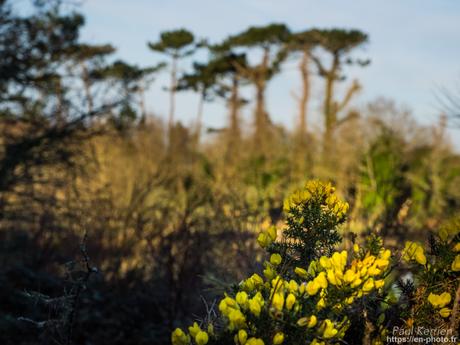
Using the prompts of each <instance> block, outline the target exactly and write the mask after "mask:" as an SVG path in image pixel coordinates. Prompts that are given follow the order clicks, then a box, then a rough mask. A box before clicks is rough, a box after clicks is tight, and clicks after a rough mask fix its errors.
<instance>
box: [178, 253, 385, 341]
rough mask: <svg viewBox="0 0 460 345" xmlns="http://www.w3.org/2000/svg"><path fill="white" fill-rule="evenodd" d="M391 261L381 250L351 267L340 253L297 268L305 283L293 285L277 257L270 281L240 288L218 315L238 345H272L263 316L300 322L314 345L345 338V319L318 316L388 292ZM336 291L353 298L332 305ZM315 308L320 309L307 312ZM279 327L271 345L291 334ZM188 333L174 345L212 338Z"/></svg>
mask: <svg viewBox="0 0 460 345" xmlns="http://www.w3.org/2000/svg"><path fill="white" fill-rule="evenodd" d="M390 255H391V253H390V251H389V250H383V249H382V250H381V251H380V253H379V255H378V256H374V255H370V254H369V253H367V254H366V255H363V256H362V257H361V258H359V259H354V260H352V262H351V263H350V264H348V253H347V252H346V251H342V252H335V253H333V255H332V256H331V257H326V256H323V257H321V258H320V259H319V260H317V261H313V262H312V263H311V264H310V267H309V268H308V271H307V270H306V269H305V268H302V267H297V268H296V269H295V272H296V274H297V275H298V276H299V278H300V279H296V280H294V279H291V280H289V281H288V280H285V279H283V278H282V277H281V276H279V275H278V274H277V273H276V270H275V267H277V266H278V265H280V264H281V262H282V257H281V256H280V255H279V254H277V253H275V254H272V255H271V256H270V260H269V261H268V262H266V263H265V265H266V269H265V270H264V276H265V279H264V278H263V277H261V276H259V275H258V274H253V275H252V276H251V277H249V278H247V279H246V280H244V281H242V282H241V283H240V285H239V290H238V291H237V292H236V293H235V295H234V297H231V296H229V295H225V297H224V298H223V299H222V300H221V301H220V303H219V311H220V313H221V314H222V316H223V319H224V320H225V324H226V326H225V327H226V329H227V331H229V332H231V333H232V334H233V337H234V341H235V344H236V345H264V344H265V343H264V340H263V339H262V338H264V339H265V341H267V334H266V332H267V331H266V330H262V331H259V330H258V329H257V327H256V325H257V319H259V318H261V315H262V314H264V315H265V316H264V317H266V316H267V315H268V317H270V318H271V319H273V320H274V321H275V322H274V323H273V324H274V325H279V323H277V322H276V320H295V324H294V325H291V327H292V326H295V327H300V328H302V329H304V330H305V331H306V332H307V333H308V334H310V336H311V339H312V343H315V344H323V342H322V341H320V340H318V339H323V340H327V339H332V338H338V337H343V335H344V333H345V331H346V329H347V328H348V326H349V321H348V320H347V319H346V318H344V319H343V320H341V321H340V322H337V321H334V320H332V319H329V318H327V319H320V317H319V316H318V313H320V311H321V310H322V309H324V308H327V307H331V308H332V309H333V310H337V308H338V307H339V309H340V308H342V307H344V306H345V305H347V304H352V303H353V301H354V300H355V299H356V298H360V297H362V296H363V295H366V294H368V293H370V292H371V291H373V290H375V289H380V288H381V287H383V285H384V281H383V279H382V276H383V275H384V273H385V272H386V270H387V269H388V267H389V259H390ZM336 288H339V289H343V290H344V291H347V293H348V295H347V296H346V297H345V298H342V300H341V301H338V300H337V299H335V300H329V295H330V289H336ZM305 302H307V304H306V303H305ZM311 303H313V305H314V306H316V308H313V309H312V308H310V307H306V305H311ZM315 309H316V310H315ZM315 314H316V315H315ZM328 315H329V314H328ZM279 327H281V326H275V327H274V329H273V330H271V332H272V334H271V335H270V337H269V338H270V339H271V341H270V343H271V344H275V345H278V344H283V343H284V342H285V340H286V334H285V333H284V331H283V329H282V328H279ZM189 333H190V334H189V335H187V334H185V333H184V332H182V331H181V330H176V331H175V332H174V333H173V345H184V344H188V342H190V340H193V341H194V342H195V343H196V344H197V345H204V344H206V343H207V341H208V334H206V335H205V332H203V331H201V330H200V329H199V327H198V325H197V324H194V326H193V327H190V328H189Z"/></svg>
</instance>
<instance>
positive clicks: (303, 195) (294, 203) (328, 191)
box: [283, 180, 349, 218]
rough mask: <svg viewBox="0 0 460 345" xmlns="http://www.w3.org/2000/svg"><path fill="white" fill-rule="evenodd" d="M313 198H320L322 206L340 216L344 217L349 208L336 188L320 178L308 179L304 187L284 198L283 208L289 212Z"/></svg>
mask: <svg viewBox="0 0 460 345" xmlns="http://www.w3.org/2000/svg"><path fill="white" fill-rule="evenodd" d="M312 200H315V201H317V200H320V201H321V206H322V207H323V208H324V209H325V210H326V211H328V212H331V213H333V214H335V215H336V216H337V217H338V218H342V217H343V216H344V215H345V213H346V212H347V211H348V208H349V205H348V203H347V202H345V201H342V200H340V199H339V198H338V196H337V194H336V193H335V188H334V187H333V186H332V185H331V184H330V183H325V182H321V181H318V180H312V181H308V182H307V183H306V184H305V186H304V188H303V189H299V190H297V191H295V192H294V193H292V194H291V195H290V196H289V197H288V198H286V199H285V200H284V207H283V208H284V211H286V212H289V210H291V209H293V208H296V207H299V206H302V205H305V204H308V203H309V202H310V201H312Z"/></svg>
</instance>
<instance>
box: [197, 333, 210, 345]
mask: <svg viewBox="0 0 460 345" xmlns="http://www.w3.org/2000/svg"><path fill="white" fill-rule="evenodd" d="M208 341H209V337H208V333H206V332H203V331H200V332H198V334H197V335H196V336H195V342H196V344H197V345H206V344H207V343H208Z"/></svg>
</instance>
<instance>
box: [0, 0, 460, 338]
mask: <svg viewBox="0 0 460 345" xmlns="http://www.w3.org/2000/svg"><path fill="white" fill-rule="evenodd" d="M31 8H32V9H33V10H32V11H31V13H30V14H28V15H21V14H19V13H18V12H17V11H16V8H15V6H14V2H13V1H8V0H0V57H1V58H0V130H1V133H0V246H1V251H0V260H1V265H0V339H1V340H2V341H1V342H2V344H15V345H18V344H71V343H73V344H88V345H89V344H97V345H103V344H111V345H115V344H123V345H129V344H137V345H141V344H168V343H169V335H170V331H171V330H172V329H173V328H174V327H176V326H183V325H184V324H185V323H190V321H191V320H190V318H193V317H198V316H199V315H206V313H207V312H210V310H211V309H212V303H213V301H214V298H215V296H216V294H217V293H221V292H222V289H223V288H225V286H226V285H227V284H228V283H231V282H235V281H239V280H241V279H242V278H243V277H245V276H246V275H247V273H248V272H253V271H254V270H255V271H257V270H260V260H261V255H262V253H261V252H260V250H259V249H257V248H256V245H255V241H254V239H255V237H256V236H257V233H258V232H259V231H260V229H262V228H264V227H267V226H268V225H269V224H278V225H282V221H283V216H282V203H283V199H284V197H285V196H286V195H287V194H288V193H289V192H290V191H292V190H293V189H294V188H296V187H298V186H299V185H300V184H302V183H303V182H304V181H305V180H306V179H310V178H320V179H324V180H330V181H332V182H333V183H334V185H336V186H337V187H338V190H339V192H340V193H341V194H342V196H343V197H344V198H345V199H346V200H347V201H348V202H349V203H350V205H351V208H350V211H349V220H348V222H347V224H346V226H345V227H344V228H343V229H342V231H343V235H344V236H345V237H347V236H349V234H350V233H355V234H357V235H359V236H366V235H368V234H370V233H379V234H380V235H381V236H383V237H384V239H385V240H386V243H387V245H389V246H392V245H396V244H397V243H401V240H402V239H405V238H417V237H420V236H425V234H426V233H427V232H428V231H429V230H431V229H434V228H435V227H436V226H438V225H439V223H440V222H441V221H442V220H444V219H446V218H449V217H450V216H452V215H453V214H454V213H455V212H458V210H459V208H460V155H459V154H458V152H457V151H455V150H454V149H453V147H452V146H451V144H450V142H449V138H448V136H447V135H446V127H447V125H448V123H449V120H450V117H455V115H456V114H458V112H459V110H460V108H459V107H458V104H459V102H457V101H456V95H453V94H447V93H446V94H445V97H444V101H445V102H446V103H447V104H448V106H446V112H447V113H446V115H445V116H440V117H439V122H438V123H437V124H435V125H432V126H421V125H419V124H418V123H417V122H416V121H415V120H414V118H413V117H412V115H411V113H410V112H409V111H408V110H407V109H404V108H403V107H400V106H398V105H397V104H395V103H394V102H393V101H391V100H389V99H383V98H382V99H377V100H375V101H373V102H371V103H369V104H368V105H367V106H365V107H352V106H350V101H351V100H352V99H353V98H354V97H355V96H356V94H357V93H358V92H359V91H360V88H361V86H360V84H359V82H358V81H357V80H353V75H352V74H350V73H349V69H348V67H349V66H350V65H351V64H353V65H356V66H359V67H363V68H364V67H365V66H366V65H367V64H369V63H370V61H368V60H367V59H365V58H364V59H356V58H355V54H353V53H354V51H355V49H357V48H359V47H360V46H361V45H363V44H365V43H366V42H367V41H368V36H367V35H366V33H364V32H361V31H359V30H345V29H341V28H336V29H328V30H323V29H315V28H306V29H305V31H302V32H292V31H291V30H290V29H289V28H288V27H287V26H285V25H284V24H271V25H267V26H263V27H251V28H248V29H247V30H243V31H242V32H240V33H237V34H235V35H231V36H229V37H228V38H227V39H225V40H224V41H222V42H207V41H206V40H201V39H197V38H196V37H194V35H193V33H191V32H189V31H188V30H186V29H177V30H172V31H168V32H162V33H161V34H159V38H158V39H157V40H156V41H152V42H148V47H149V48H150V49H151V51H152V56H153V54H155V55H156V56H158V57H160V56H161V57H163V60H162V61H164V62H162V63H159V64H157V65H153V66H149V67H147V68H145V67H144V68H140V67H138V66H136V65H133V64H130V63H128V62H125V61H121V60H116V59H115V58H114V55H113V54H114V52H115V48H114V47H112V46H111V45H109V44H101V45H93V44H86V43H84V42H81V40H80V39H79V32H80V30H81V28H82V26H83V25H84V17H83V16H81V15H80V14H78V13H77V12H74V10H71V11H68V10H67V11H62V8H61V4H60V1H35V2H34V3H33V5H32V7H31ZM197 51H201V52H203V51H204V52H207V56H208V60H207V61H206V62H201V61H200V62H195V63H194V64H193V66H192V68H190V69H186V68H183V67H181V66H182V65H181V64H182V62H183V61H184V60H187V59H188V60H192V61H193V59H194V54H195V53H196V52H197ZM358 55H359V54H358ZM288 59H289V60H290V61H293V60H294V61H296V63H297V64H298V73H299V75H300V76H301V80H302V87H301V88H299V90H298V91H297V92H296V94H295V98H294V101H295V102H297V103H298V115H297V122H296V123H295V125H294V126H293V127H294V128H295V129H294V130H288V129H287V128H285V127H283V126H282V125H278V124H275V123H273V122H272V121H271V119H270V114H269V109H267V108H266V100H265V91H266V88H267V85H268V84H269V83H270V82H272V79H273V77H274V76H276V75H277V74H278V73H281V66H282V65H283V63H285V62H286V61H287V60H288ZM160 73H168V75H169V76H170V85H169V87H168V88H167V90H165V97H168V98H169V104H170V111H169V114H168V117H167V119H166V120H165V119H163V118H161V117H158V116H155V115H154V114H150V113H149V112H148V111H147V110H146V106H145V92H146V90H147V89H148V88H149V86H150V85H151V83H152V82H153V81H154V79H155V78H156V76H157V75H158V74H160ZM312 76H319V79H318V78H316V79H315V81H318V80H319V83H317V85H312V84H313V79H312ZM339 84H340V85H342V86H341V87H343V86H345V87H346V92H345V93H344V94H341V93H340V94H339V93H338V92H337V91H336V90H337V87H338V85H339ZM313 86H314V87H315V88H316V89H318V90H322V91H321V93H320V98H321V101H322V104H323V105H322V109H321V114H320V115H321V118H322V123H315V122H313V121H311V120H310V119H311V116H310V114H309V111H308V110H309V109H310V108H309V107H308V104H309V102H310V100H311V98H312V97H318V96H317V95H315V96H313V93H312V91H311V90H312V87H313ZM242 88H244V89H249V90H253V97H252V98H250V99H247V98H244V97H243V96H242V95H243V93H242V92H241V89H242ZM184 90H193V91H195V92H196V95H197V97H198V99H199V100H200V102H199V106H198V108H197V109H196V110H195V109H190V112H193V113H195V114H196V120H195V122H194V124H193V125H190V126H185V125H184V124H182V123H180V122H178V121H177V120H176V116H175V115H176V114H175V104H176V102H177V101H180V99H179V97H180V93H181V92H182V91H184ZM176 98H177V100H176ZM222 101H224V102H225V103H226V104H227V109H228V112H227V114H220V115H219V116H222V119H223V123H225V124H226V125H225V126H224V127H222V128H218V129H216V128H212V129H208V128H206V127H205V126H204V125H203V123H202V116H203V107H204V106H205V104H206V103H208V102H222ZM244 107H248V108H251V109H253V116H252V118H250V119H242V116H241V109H242V108H244ZM197 296H201V297H197Z"/></svg>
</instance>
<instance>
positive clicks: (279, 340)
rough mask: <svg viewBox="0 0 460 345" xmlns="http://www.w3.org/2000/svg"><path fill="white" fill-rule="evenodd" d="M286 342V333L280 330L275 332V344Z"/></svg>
mask: <svg viewBox="0 0 460 345" xmlns="http://www.w3.org/2000/svg"><path fill="white" fill-rule="evenodd" d="M283 342H284V333H283V332H278V333H276V334H275V336H274V337H273V345H279V344H282V343H283Z"/></svg>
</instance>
